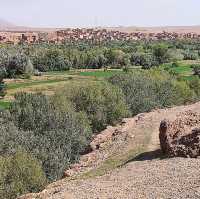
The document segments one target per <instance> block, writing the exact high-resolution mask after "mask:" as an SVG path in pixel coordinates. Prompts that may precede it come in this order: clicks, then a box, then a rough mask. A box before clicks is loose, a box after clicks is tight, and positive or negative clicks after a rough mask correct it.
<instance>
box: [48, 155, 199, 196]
mask: <svg viewBox="0 0 200 199" xmlns="http://www.w3.org/2000/svg"><path fill="white" fill-rule="evenodd" d="M64 187H65V188H64V189H63V190H62V189H61V190H60V192H59V193H58V194H54V195H53V196H52V197H51V198H52V199H58V198H59V199H67V197H66V195H65V193H66V192H68V193H73V195H72V196H71V197H69V198H80V199H89V198H91V199H124V198H127V199H134V198H152V199H153V198H155V199H156V198H171V199H172V198H174V199H177V198H191V199H192V198H200V160H199V159H184V158H173V159H164V160H152V161H151V160H150V161H149V160H148V161H135V162H131V163H129V164H127V165H126V166H124V167H123V168H120V169H117V170H115V171H114V172H112V173H111V174H107V175H105V176H102V177H98V178H96V179H92V180H91V179H87V180H81V181H80V180H79V181H74V182H70V183H68V184H65V186H64Z"/></svg>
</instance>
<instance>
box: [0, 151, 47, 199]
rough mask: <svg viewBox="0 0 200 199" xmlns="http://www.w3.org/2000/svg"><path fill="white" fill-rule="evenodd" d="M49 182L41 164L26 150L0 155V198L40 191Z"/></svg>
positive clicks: (9, 198)
mask: <svg viewBox="0 0 200 199" xmlns="http://www.w3.org/2000/svg"><path fill="white" fill-rule="evenodd" d="M46 183H47V180H46V178H45V174H44V172H43V171H42V167H41V164H40V163H39V162H38V161H37V160H36V159H35V158H33V157H32V156H31V154H28V153H26V152H22V151H17V152H16V153H15V154H13V155H10V156H5V157H3V156H0V199H5V198H6V199H15V198H16V197H18V196H20V195H22V194H25V193H29V192H38V191H40V190H41V189H43V188H44V185H45V184H46Z"/></svg>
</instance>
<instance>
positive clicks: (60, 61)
mask: <svg viewBox="0 0 200 199" xmlns="http://www.w3.org/2000/svg"><path fill="white" fill-rule="evenodd" d="M33 63H34V66H35V68H36V69H38V70H39V71H41V72H46V71H63V70H69V69H70V67H71V63H70V62H69V61H68V60H67V59H65V56H64V54H63V52H62V51H61V50H59V49H47V50H46V49H45V50H43V52H40V53H35V55H34V56H33Z"/></svg>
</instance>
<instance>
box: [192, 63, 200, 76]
mask: <svg viewBox="0 0 200 199" xmlns="http://www.w3.org/2000/svg"><path fill="white" fill-rule="evenodd" d="M191 67H192V70H193V72H194V75H198V76H199V77H200V65H192V66H191Z"/></svg>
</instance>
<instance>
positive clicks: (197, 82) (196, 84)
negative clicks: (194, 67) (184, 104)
mask: <svg viewBox="0 0 200 199" xmlns="http://www.w3.org/2000/svg"><path fill="white" fill-rule="evenodd" d="M188 84H189V87H190V88H191V89H192V90H194V92H195V93H196V95H197V98H198V99H199V98H200V79H199V77H197V76H196V77H193V78H192V79H191V80H189V81H188Z"/></svg>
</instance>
